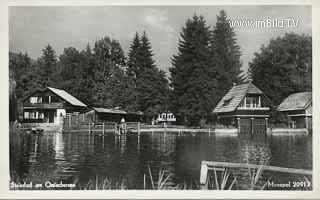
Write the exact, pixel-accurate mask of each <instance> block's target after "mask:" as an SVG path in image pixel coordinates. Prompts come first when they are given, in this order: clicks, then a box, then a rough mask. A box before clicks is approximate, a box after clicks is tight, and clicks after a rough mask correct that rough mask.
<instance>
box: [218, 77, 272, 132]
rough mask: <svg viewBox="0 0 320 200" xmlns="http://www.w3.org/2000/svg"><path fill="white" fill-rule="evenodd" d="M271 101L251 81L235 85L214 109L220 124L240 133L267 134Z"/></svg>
mask: <svg viewBox="0 0 320 200" xmlns="http://www.w3.org/2000/svg"><path fill="white" fill-rule="evenodd" d="M269 111H270V101H269V99H268V98H267V97H266V95H265V94H264V93H263V92H262V91H261V90H260V89H259V88H258V87H257V86H255V85H254V84H253V83H252V82H251V81H249V82H248V83H245V84H241V85H234V86H233V87H232V88H231V89H230V90H229V91H228V92H227V93H226V94H225V96H224V97H223V98H222V99H221V100H220V102H219V103H218V104H217V106H216V107H215V108H214V110H213V113H214V114H216V116H217V117H218V123H220V124H223V125H225V126H228V127H229V126H232V127H236V128H238V131H239V132H249V133H253V132H265V131H266V129H267V125H268V118H269V117H270V115H269Z"/></svg>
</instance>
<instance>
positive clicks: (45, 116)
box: [22, 87, 87, 124]
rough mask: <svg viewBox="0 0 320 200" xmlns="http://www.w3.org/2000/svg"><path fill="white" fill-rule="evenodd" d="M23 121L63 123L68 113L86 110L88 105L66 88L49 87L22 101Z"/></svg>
mask: <svg viewBox="0 0 320 200" xmlns="http://www.w3.org/2000/svg"><path fill="white" fill-rule="evenodd" d="M22 106H23V123H54V124H62V122H63V117H64V116H65V115H66V114H67V113H74V112H79V113H81V112H84V111H85V110H87V106H86V105H85V104H84V103H82V102H81V101H80V100H78V99H77V98H75V97H74V96H72V95H71V94H69V93H67V92H66V91H64V90H60V89H56V88H52V87H47V88H45V89H42V90H37V91H35V92H33V93H32V94H31V95H29V96H28V97H26V98H24V100H23V101H22Z"/></svg>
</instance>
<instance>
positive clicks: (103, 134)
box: [102, 123, 104, 135]
mask: <svg viewBox="0 0 320 200" xmlns="http://www.w3.org/2000/svg"><path fill="white" fill-rule="evenodd" d="M102 134H103V135H104V123H102Z"/></svg>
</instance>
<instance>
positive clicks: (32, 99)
mask: <svg viewBox="0 0 320 200" xmlns="http://www.w3.org/2000/svg"><path fill="white" fill-rule="evenodd" d="M37 102H38V98H37V97H30V103H32V104H34V103H37Z"/></svg>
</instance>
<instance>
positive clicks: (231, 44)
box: [211, 10, 244, 103]
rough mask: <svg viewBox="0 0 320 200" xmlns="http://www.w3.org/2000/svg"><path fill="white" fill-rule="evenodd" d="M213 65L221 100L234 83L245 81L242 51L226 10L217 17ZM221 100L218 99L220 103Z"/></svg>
mask: <svg viewBox="0 0 320 200" xmlns="http://www.w3.org/2000/svg"><path fill="white" fill-rule="evenodd" d="M211 48H212V58H213V61H212V62H213V63H215V64H216V69H217V78H218V88H217V91H216V96H217V97H219V98H221V97H222V96H223V95H224V94H225V93H226V92H227V90H229V89H230V88H231V87H232V85H233V83H237V84H240V83H242V82H243V81H244V77H243V72H242V70H241V66H242V63H241V61H240V56H241V51H240V46H239V45H238V44H237V40H236V33H235V31H234V29H233V28H232V27H231V26H230V24H229V22H228V19H227V14H226V12H225V11H224V10H221V11H220V14H219V16H217V22H216V25H215V27H214V29H213V32H212V40H211ZM219 98H217V99H216V103H217V101H219Z"/></svg>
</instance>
